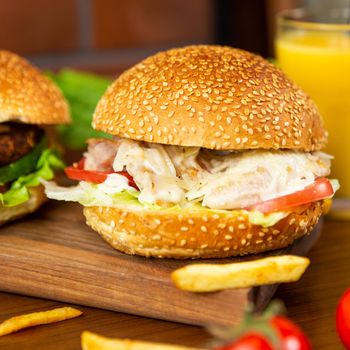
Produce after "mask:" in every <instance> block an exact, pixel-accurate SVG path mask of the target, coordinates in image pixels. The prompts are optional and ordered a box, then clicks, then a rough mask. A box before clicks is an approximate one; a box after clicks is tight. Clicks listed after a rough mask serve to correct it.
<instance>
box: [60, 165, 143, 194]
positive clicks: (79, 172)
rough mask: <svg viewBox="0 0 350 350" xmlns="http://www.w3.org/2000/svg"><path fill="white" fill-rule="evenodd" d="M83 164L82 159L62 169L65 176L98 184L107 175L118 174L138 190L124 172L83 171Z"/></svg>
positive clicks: (129, 176)
mask: <svg viewBox="0 0 350 350" xmlns="http://www.w3.org/2000/svg"><path fill="white" fill-rule="evenodd" d="M84 163H85V161H84V158H83V159H81V160H80V161H79V162H78V163H76V164H74V165H73V166H70V167H67V168H66V169H64V171H65V173H66V175H67V176H68V177H69V178H70V179H72V180H79V181H87V182H93V183H96V184H100V183H102V182H104V181H105V180H106V179H107V176H108V175H110V174H119V175H123V176H125V177H126V178H127V179H128V180H129V186H131V187H134V188H136V189H138V187H137V185H136V183H135V181H134V179H133V177H132V176H131V175H130V174H128V173H127V172H126V171H118V172H104V171H96V170H85V169H84Z"/></svg>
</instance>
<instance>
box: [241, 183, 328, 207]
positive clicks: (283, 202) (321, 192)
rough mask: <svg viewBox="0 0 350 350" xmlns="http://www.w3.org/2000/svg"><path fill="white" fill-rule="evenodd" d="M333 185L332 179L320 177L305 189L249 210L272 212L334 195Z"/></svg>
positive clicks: (262, 203) (256, 205) (259, 204)
mask: <svg viewBox="0 0 350 350" xmlns="http://www.w3.org/2000/svg"><path fill="white" fill-rule="evenodd" d="M333 193H334V191H333V187H332V184H331V183H330V181H329V180H328V179H327V178H325V177H319V178H317V179H316V180H315V182H314V183H313V184H311V185H310V186H307V187H305V188H304V189H303V190H301V191H298V192H295V193H291V194H287V195H286V196H282V197H278V198H274V199H270V200H268V201H265V202H261V203H258V204H255V205H252V206H250V207H248V208H246V209H247V210H254V209H256V210H259V211H260V212H262V213H270V212H274V211H278V210H284V209H287V208H290V207H296V206H299V205H302V204H307V203H311V202H315V201H319V200H322V199H325V198H327V197H330V196H331V195H333Z"/></svg>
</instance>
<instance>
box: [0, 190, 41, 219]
mask: <svg viewBox="0 0 350 350" xmlns="http://www.w3.org/2000/svg"><path fill="white" fill-rule="evenodd" d="M30 196H31V197H30V199H29V200H28V201H27V202H25V203H23V204H20V205H17V206H15V207H3V206H1V205H0V225H3V224H6V223H7V222H9V221H12V220H15V219H18V218H20V217H22V216H25V215H27V214H29V213H32V212H34V211H35V210H37V209H38V208H39V207H40V206H41V205H42V204H43V203H44V202H46V201H47V198H46V195H45V191H44V186H42V185H39V186H36V187H32V188H30Z"/></svg>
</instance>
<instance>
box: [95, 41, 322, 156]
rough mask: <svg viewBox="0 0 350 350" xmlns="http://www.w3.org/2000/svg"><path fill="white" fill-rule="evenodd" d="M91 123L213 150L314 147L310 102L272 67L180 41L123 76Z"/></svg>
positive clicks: (318, 124)
mask: <svg viewBox="0 0 350 350" xmlns="http://www.w3.org/2000/svg"><path fill="white" fill-rule="evenodd" d="M93 126H94V128H96V129H98V130H103V131H105V132H107V133H110V134H113V135H118V136H120V137H125V138H130V139H135V140H142V141H147V142H155V143H163V144H171V145H181V146H197V147H204V148H209V149H218V150H242V149H257V148H260V149H261V148H264V149H280V148H285V149H295V150H301V151H313V150H319V149H321V148H322V147H323V146H324V145H325V143H326V140H327V134H326V131H325V129H324V127H323V123H322V121H321V118H320V116H319V113H318V111H317V108H316V106H315V104H314V103H313V102H312V101H311V99H310V98H309V97H308V96H307V95H306V94H305V93H304V92H303V91H302V90H300V88H299V87H297V86H296V85H295V84H293V83H292V82H291V81H290V80H289V79H288V78H287V77H286V76H285V75H284V74H283V73H282V72H281V71H280V70H279V69H278V68H276V67H275V66H274V65H272V64H271V63H269V62H268V61H266V60H264V59H263V58H262V57H260V56H257V55H254V54H252V53H249V52H247V51H243V50H238V49H233V48H230V47H221V46H207V45H201V46H187V47H184V48H178V49H172V50H169V51H165V52H160V53H158V54H156V55H154V56H151V57H149V58H147V59H145V60H144V61H142V62H141V63H139V64H137V65H136V66H134V67H133V68H131V69H129V70H128V71H126V72H125V73H124V74H122V75H121V76H120V77H119V78H118V79H117V80H116V81H115V82H114V83H113V84H112V85H111V86H110V87H109V88H108V89H107V91H106V93H105V94H104V96H103V97H102V98H101V100H100V102H99V103H98V105H97V108H96V111H95V113H94V118H93Z"/></svg>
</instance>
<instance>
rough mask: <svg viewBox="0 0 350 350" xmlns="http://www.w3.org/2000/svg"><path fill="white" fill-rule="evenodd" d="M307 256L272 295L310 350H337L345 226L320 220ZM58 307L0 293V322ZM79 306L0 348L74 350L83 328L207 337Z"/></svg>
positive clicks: (348, 281)
mask: <svg viewBox="0 0 350 350" xmlns="http://www.w3.org/2000/svg"><path fill="white" fill-rule="evenodd" d="M310 258H311V261H312V265H311V267H310V268H309V270H308V271H307V272H306V273H305V275H304V276H303V278H302V280H301V281H299V282H297V283H292V284H288V285H283V286H281V287H280V288H279V290H278V292H277V295H276V297H277V298H280V299H282V300H284V302H285V304H286V306H287V309H288V314H289V317H291V318H292V319H293V320H294V321H296V322H297V323H299V325H300V326H301V327H302V328H303V329H304V330H305V332H306V333H307V334H308V336H309V337H310V339H311V341H312V343H313V346H314V349H317V350H323V349H324V350H326V349H327V350H330V349H331V350H337V349H343V348H342V346H341V344H340V342H339V340H338V338H337V334H336V330H335V323H334V313H335V307H336V303H337V300H338V298H339V297H340V295H341V294H342V292H343V291H344V290H345V289H346V288H347V287H350V222H338V221H326V222H325V227H324V232H323V235H322V237H321V239H320V241H319V242H318V243H317V244H316V246H315V248H314V249H313V250H312V252H311V254H310ZM0 278H1V277H0ZM169 302H171V301H169ZM228 302H229V301H228ZM59 305H62V304H60V303H57V302H52V301H47V300H41V299H35V298H28V297H22V296H18V295H11V294H6V293H0V319H1V320H2V319H6V318H8V317H10V316H12V315H16V314H21V313H27V312H32V311H37V310H43V309H50V308H53V307H56V306H59ZM79 308H80V309H81V310H83V311H84V316H83V317H80V318H77V319H74V320H69V321H65V322H61V323H57V324H52V325H46V326H40V327H36V328H32V329H27V330H25V331H22V332H19V333H17V334H12V335H8V336H5V337H2V338H0V349H4V350H5V349H6V350H18V349H21V350H29V349H30V350H32V349H35V350H38V349H45V350H53V349H55V350H59V349H64V350H73V349H74V350H76V349H80V346H79V336H80V334H81V332H82V331H83V330H91V331H95V332H98V333H100V334H103V335H106V336H116V337H130V338H135V339H144V340H150V341H162V342H169V343H174V344H183V345H189V346H200V345H201V343H202V342H203V341H205V340H206V339H208V335H207V334H206V333H205V331H204V330H203V329H201V328H199V327H191V326H186V325H181V324H176V323H171V322H165V321H158V320H153V319H147V318H143V317H137V316H131V315H126V314H121V313H116V312H110V311H103V310H97V309H92V308H87V307H79ZM165 312H166V311H165Z"/></svg>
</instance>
